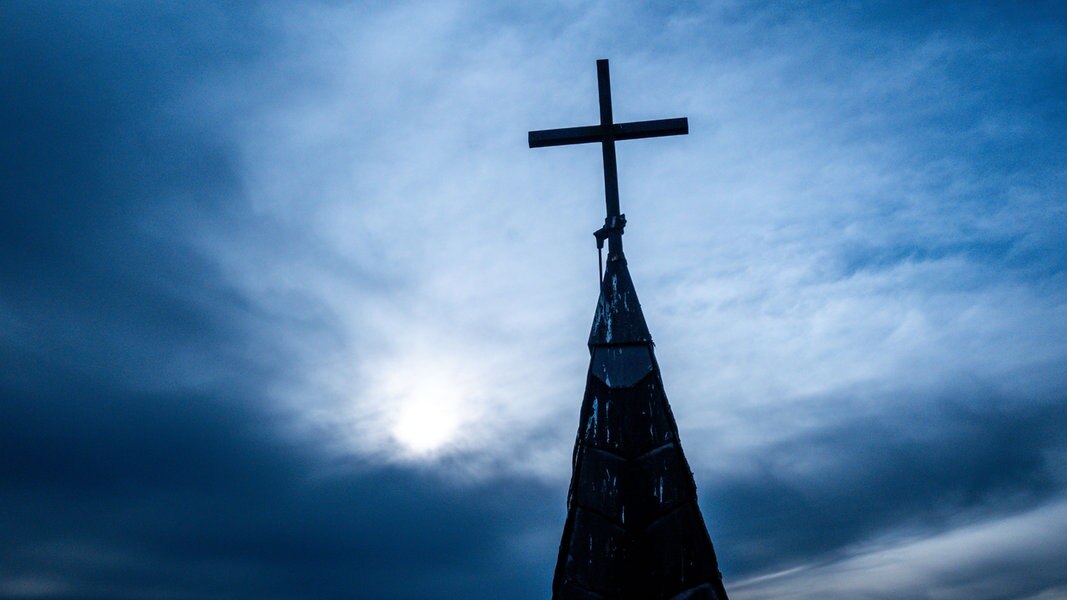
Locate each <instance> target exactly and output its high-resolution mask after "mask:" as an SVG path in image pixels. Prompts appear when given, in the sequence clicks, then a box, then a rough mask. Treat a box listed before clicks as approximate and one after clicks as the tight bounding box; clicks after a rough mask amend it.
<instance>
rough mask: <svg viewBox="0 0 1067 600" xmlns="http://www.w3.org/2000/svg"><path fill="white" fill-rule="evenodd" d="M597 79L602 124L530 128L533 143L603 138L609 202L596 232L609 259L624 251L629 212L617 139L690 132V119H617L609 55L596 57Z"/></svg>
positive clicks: (556, 143)
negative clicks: (622, 196)
mask: <svg viewBox="0 0 1067 600" xmlns="http://www.w3.org/2000/svg"><path fill="white" fill-rule="evenodd" d="M596 79H597V86H598V87H599V90H600V124H599V125H588V126H585V127H567V128H565V129H543V130H541V131H531V132H530V147H531V148H544V147H546V146H566V145H570V144H588V143H591V142H600V147H601V148H602V149H603V152H604V195H605V202H606V203H607V213H608V214H607V218H605V219H604V227H603V228H602V229H601V230H600V231H597V232H596V234H595V235H596V236H597V247H598V248H600V247H602V246H603V240H604V238H607V240H608V259H609V260H610V259H611V257H612V255H615V254H618V253H620V252H622V230H623V228H624V227H625V226H626V216H625V215H623V214H622V213H620V212H619V170H618V167H617V166H616V164H615V140H636V139H641V138H649V137H661V136H665V135H686V134H687V133H689V120H688V119H686V118H684V117H683V118H680V119H658V120H655V121H635V122H632V123H614V122H612V116H611V77H610V76H609V74H608V59H606V58H602V59H600V60H598V61H596Z"/></svg>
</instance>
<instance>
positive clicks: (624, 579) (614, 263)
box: [530, 60, 727, 600]
mask: <svg viewBox="0 0 1067 600" xmlns="http://www.w3.org/2000/svg"><path fill="white" fill-rule="evenodd" d="M597 76H598V81H599V83H600V118H601V119H600V120H601V122H600V125H594V126H590V127H575V128H570V129H555V130H547V131H531V132H530V147H531V148H536V147H541V146H554V145H562V144H577V143H585V142H594V141H599V142H601V144H602V148H603V153H604V187H605V195H606V204H607V218H606V220H605V225H604V228H603V229H601V230H600V231H598V232H597V234H596V235H597V240H598V243H599V242H601V241H602V240H603V239H604V238H605V237H606V238H607V240H608V266H607V269H606V272H605V273H604V274H603V276H602V278H601V282H600V298H599V300H598V302H597V307H596V313H595V315H594V317H593V326H592V330H591V331H590V334H589V352H590V361H589V371H588V375H587V376H586V389H585V398H584V400H583V402H582V410H581V415H580V418H579V425H578V435H577V439H576V440H575V444H574V455H573V460H572V467H573V475H572V477H571V487H570V492H569V493H568V496H567V521H566V524H565V525H564V528H563V538H562V540H561V542H560V548H559V557H558V560H557V562H556V572H555V577H554V580H553V582H552V597H553V598H554V599H556V600H579V599H581V600H593V599H602V600H607V599H613V600H623V599H625V600H638V599H640V600H651V599H657V600H658V599H662V600H667V599H670V600H683V599H684V600H697V599H700V600H727V597H726V590H725V589H724V588H723V584H722V576H721V574H720V573H719V570H718V562H717V560H716V557H715V549H714V547H713V546H712V543H711V538H710V537H709V535H708V531H707V527H706V526H705V524H704V519H703V517H702V516H701V514H700V507H699V506H698V505H697V498H696V485H695V483H694V481H693V474H692V472H691V471H690V470H689V463H688V462H687V461H686V459H685V455H684V454H683V452H682V446H681V443H680V440H679V437H678V426H677V424H676V423H675V420H674V415H673V414H672V413H671V408H670V404H669V403H668V402H667V396H666V394H665V393H664V391H663V381H662V378H661V377H660V371H659V365H658V364H657V362H656V356H655V352H654V351H653V343H652V336H651V335H650V334H649V330H648V325H647V324H646V323H645V317H644V314H643V313H642V312H641V304H640V302H639V301H638V299H637V291H636V290H635V289H634V284H633V281H632V279H631V278H630V272H629V269H628V268H627V264H626V257H625V256H624V254H623V251H622V232H623V227H624V226H625V222H626V221H625V217H624V216H623V215H622V214H621V213H620V212H619V197H618V176H617V172H616V167H615V140H620V139H635V138H640V137H653V136H660V135H679V134H685V133H688V122H687V121H686V119H666V120H661V121H642V122H637V123H622V124H616V123H613V122H612V114H611V91H610V82H609V79H608V62H607V60H599V61H597Z"/></svg>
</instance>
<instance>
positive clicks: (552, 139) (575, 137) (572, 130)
mask: <svg viewBox="0 0 1067 600" xmlns="http://www.w3.org/2000/svg"><path fill="white" fill-rule="evenodd" d="M603 139H604V128H603V127H601V126H600V125H589V126H587V127H567V128H565V129H542V130H540V131H531V132H530V147H531V148H546V147H548V146H567V145H570V144H587V143H589V142H599V141H601V140H603Z"/></svg>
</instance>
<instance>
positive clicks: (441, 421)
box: [370, 355, 487, 458]
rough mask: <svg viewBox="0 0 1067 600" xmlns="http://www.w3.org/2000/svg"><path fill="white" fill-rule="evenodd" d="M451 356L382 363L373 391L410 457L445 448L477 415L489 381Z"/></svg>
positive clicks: (429, 453) (431, 453)
mask: <svg viewBox="0 0 1067 600" xmlns="http://www.w3.org/2000/svg"><path fill="white" fill-rule="evenodd" d="M471 367H472V365H470V364H467V365H463V364H460V363H457V362H455V360H454V359H453V358H450V357H448V356H442V355H438V356H406V357H400V358H399V359H397V360H393V361H392V363H391V364H389V365H385V366H383V367H381V368H380V372H381V375H380V376H379V378H378V379H379V381H378V382H377V384H376V386H375V387H374V389H373V391H372V392H371V394H370V395H371V396H372V397H376V398H379V399H380V401H381V402H383V403H384V404H385V405H386V407H387V408H386V414H387V416H386V419H387V420H388V430H389V433H390V434H391V436H392V438H393V439H394V440H395V441H396V442H397V443H398V444H399V445H400V448H401V452H402V455H403V456H405V457H407V458H425V457H428V456H431V455H434V454H436V453H439V452H445V451H447V450H448V449H449V448H450V447H453V446H455V445H456V444H457V443H458V442H460V441H461V440H460V436H461V434H462V432H463V428H464V426H468V425H470V424H471V423H472V422H473V421H475V420H477V419H478V417H479V413H480V412H481V407H482V405H483V404H484V399H485V396H486V392H487V389H486V382H485V381H484V378H481V377H479V376H478V375H477V374H476V372H475V371H474V369H472V368H471Z"/></svg>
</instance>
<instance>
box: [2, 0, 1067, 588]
mask: <svg viewBox="0 0 1067 600" xmlns="http://www.w3.org/2000/svg"><path fill="white" fill-rule="evenodd" d="M896 6H897V5H895V4H894V5H892V8H889V5H886V7H884V10H883V9H879V10H873V11H872V10H866V11H859V12H853V11H847V12H848V14H846V15H844V16H842V15H837V16H836V17H835V18H838V19H843V20H844V22H847V23H848V24H849V26H850V27H856V28H858V29H857V31H858V33H857V36H858V38H857V39H868V36H870V35H873V33H871V28H874V27H877V28H882V29H884V28H895V29H893V31H895V32H896V33H893V35H889V36H887V37H888V38H891V39H897V40H898V41H899V39H902V37H907V36H909V35H914V36H916V37H915V39H916V41H922V40H928V39H934V38H936V36H937V35H938V31H941V30H944V31H955V32H956V33H957V34H958V33H959V31H960V30H962V31H964V32H969V33H967V34H966V35H970V36H972V37H975V38H979V37H981V35H983V34H984V33H986V32H988V33H990V35H991V36H992V37H993V41H992V42H990V44H992V45H994V46H995V47H998V48H1002V49H1003V48H1005V47H1006V48H1007V50H1005V52H1004V54H1003V55H998V54H986V53H985V52H986V50H985V48H986V47H985V46H982V45H981V44H979V45H978V46H977V48H978V49H977V50H975V51H974V52H971V53H967V52H964V53H962V54H961V53H956V54H954V55H953V56H954V59H953V60H956V61H958V64H955V65H953V66H952V67H951V68H949V69H946V70H945V71H938V72H939V73H942V72H948V73H952V74H955V75H956V76H957V77H958V78H959V79H958V80H957V81H955V82H954V83H955V84H956V85H959V86H961V88H962V87H963V86H964V83H966V85H969V86H973V89H970V90H969V91H970V93H971V94H972V95H971V96H969V97H968V98H969V99H968V100H967V101H968V102H973V103H975V105H976V106H979V107H980V108H979V109H973V107H972V109H970V110H966V111H962V110H961V114H960V116H959V119H958V120H945V119H942V118H941V117H943V116H944V113H943V112H935V113H934V116H935V117H937V118H936V119H933V120H929V119H928V118H929V117H930V115H929V114H926V115H925V116H924V115H923V114H918V115H916V117H915V119H914V120H913V121H909V126H908V127H902V128H900V131H899V133H900V135H902V136H904V135H915V134H916V132H917V131H920V130H922V131H926V134H924V135H927V136H928V137H927V139H928V140H929V139H940V140H941V141H943V142H944V143H943V144H941V145H938V144H928V145H926V146H924V148H926V152H925V154H921V155H919V156H916V157H914V160H915V164H916V165H917V164H921V163H923V162H924V161H936V160H940V159H943V158H945V157H946V156H954V157H963V158H964V159H965V160H966V161H968V162H969V163H970V164H973V165H978V167H980V168H981V169H984V171H983V172H987V173H988V172H997V173H999V174H1000V175H1002V176H1005V177H1020V178H1022V177H1026V178H1031V179H1029V180H1027V181H1026V182H1025V183H1026V185H1025V186H1023V187H1027V188H1028V189H1029V190H1031V191H1033V192H1035V193H1039V194H1040V193H1046V192H1047V191H1048V190H1049V189H1052V187H1051V186H1054V185H1055V184H1057V182H1059V183H1062V160H1061V159H1062V154H1063V151H1064V143H1065V142H1064V138H1063V136H1062V135H1061V134H1060V133H1059V132H1060V131H1061V129H1062V127H1059V126H1060V125H1062V124H1063V120H1064V113H1063V104H1062V102H1061V100H1062V97H1063V93H1062V92H1063V91H1064V89H1065V87H1064V86H1065V77H1064V63H1063V59H1062V55H1061V56H1059V57H1058V58H1056V59H1055V60H1050V59H1049V56H1050V54H1054V53H1050V52H1048V51H1042V52H1036V51H1035V52H1036V54H1033V55H1028V54H1027V53H1026V52H1025V51H1024V50H1025V46H1026V45H1027V44H1033V45H1035V46H1042V45H1047V44H1053V45H1054V46H1053V47H1054V48H1062V44H1063V41H1062V40H1063V39H1067V38H1064V36H1062V35H1061V34H1062V29H1063V23H1064V19H1063V15H1062V14H1060V13H1058V12H1056V10H1054V9H1052V8H1048V9H1044V8H1042V9H1040V10H1039V9H1035V8H1030V9H1027V10H1026V11H1022V12H1023V13H1026V14H1023V15H1022V16H1020V14H1019V13H1018V12H1016V11H1014V10H1013V11H1010V13H1005V14H1004V15H1001V14H999V13H997V14H994V11H981V10H979V11H970V12H966V11H957V10H952V11H947V10H945V9H937V8H926V9H923V10H918V8H917V7H916V10H914V11H901V10H898V9H897V8H896ZM1027 11H1030V12H1027ZM1033 11H1039V12H1040V11H1045V12H1040V14H1031V13H1032V12H1033ZM950 13H951V14H950ZM957 13H959V14H957ZM905 14H906V15H907V17H906V18H905V17H900V18H896V16H898V15H905ZM264 15H265V11H263V10H261V8H260V7H256V6H254V5H249V6H247V7H241V8H233V7H227V8H218V7H216V6H213V5H208V4H197V5H189V4H182V5H181V8H180V9H179V8H169V7H167V6H158V5H146V4H62V3H15V2H8V3H3V4H0V56H3V57H4V59H3V60H2V61H0V98H2V104H3V108H2V110H0V133H2V135H0V168H2V173H0V282H2V283H0V331H2V332H3V335H2V336H0V364H2V365H3V369H0V505H2V506H3V510H2V511H0V530H2V531H3V532H4V536H3V537H4V541H3V542H2V543H0V564H2V565H3V566H2V567H0V596H8V597H20V596H23V595H31V594H36V595H43V596H47V597H71V598H74V597H77V598H93V597H99V598H123V597H144V596H173V597H220V596H221V597H233V598H262V597H279V598H286V597H290V598H304V597H316V598H330V597H339V598H340V597H366V598H427V597H434V598H500V597H509V598H540V597H544V596H545V594H546V593H547V589H548V584H549V582H550V573H551V569H552V566H553V561H554V558H555V544H556V543H557V540H558V537H557V536H558V529H557V528H558V527H560V526H561V524H562V518H563V517H562V513H563V499H564V496H565V493H566V490H565V489H562V488H559V489H557V488H548V487H546V486H545V484H544V483H542V482H538V481H533V480H526V479H521V478H517V477H513V476H499V475H498V476H494V477H492V478H487V479H485V480H480V481H478V482H475V483H471V482H466V483H455V482H453V481H450V480H447V479H446V478H443V477H441V476H439V474H437V473H435V472H433V470H432V469H420V468H414V467H412V468H401V467H387V466H381V465H377V464H370V463H360V462H359V461H357V460H355V459H352V460H351V462H346V461H339V459H337V458H336V457H334V456H332V455H330V454H328V453H327V452H326V451H325V450H323V448H321V447H319V446H318V445H316V444H315V443H314V442H313V441H308V440H306V439H300V438H296V437H294V436H289V437H287V436H284V435H281V434H280V433H279V432H280V431H282V430H283V427H282V425H284V423H283V422H282V421H283V420H284V417H282V416H279V414H278V410H277V407H276V406H275V405H274V404H273V403H272V402H270V401H269V400H268V399H269V398H270V397H271V394H272V384H273V383H275V382H278V381H284V380H285V379H286V378H287V377H294V376H295V375H294V374H293V373H291V372H290V368H291V363H292V362H293V361H294V360H295V359H294V357H293V356H292V351H291V349H289V348H287V347H286V345H285V343H284V342H281V341H278V340H279V339H280V338H282V337H283V336H281V335H279V333H280V332H281V331H282V330H285V332H286V333H287V334H290V335H291V333H292V327H291V326H292V323H291V322H290V321H286V319H287V318H290V317H284V316H279V315H276V314H270V315H268V314H263V313H262V312H260V309H258V308H256V307H257V306H261V305H260V304H256V303H253V302H250V301H249V299H248V298H247V297H246V296H245V293H244V292H243V291H241V290H240V289H238V288H237V287H235V286H234V285H231V283H230V282H228V281H227V280H226V279H225V277H224V275H223V273H222V271H221V270H220V268H219V267H218V265H217V264H216V262H214V261H213V260H212V259H211V257H206V256H203V255H202V254H200V251H198V250H196V249H195V248H196V247H197V246H196V245H195V244H194V243H193V242H192V240H190V239H189V238H188V237H187V235H188V234H189V228H188V226H189V224H190V223H196V222H199V221H202V222H204V223H211V224H212V225H213V226H215V227H217V228H223V229H224V228H226V227H233V228H234V229H235V230H240V229H241V228H242V227H243V226H244V225H243V223H242V222H243V221H245V220H251V219H253V218H254V217H253V216H252V215H250V214H249V213H250V211H248V207H247V205H246V204H245V201H246V199H245V198H243V193H244V191H243V190H242V182H241V177H240V174H239V172H238V166H237V159H236V158H235V156H236V150H235V148H234V147H233V141H232V140H231V139H230V138H229V136H230V135H231V134H232V132H230V131H229V130H228V129H227V128H226V127H224V126H222V125H221V124H220V119H222V118H223V116H224V115H226V114H227V113H232V112H235V111H239V110H240V109H241V106H243V105H244V104H245V103H250V102H254V101H255V99H256V98H255V95H256V94H257V91H256V90H255V89H245V90H242V91H243V92H245V93H246V94H247V96H248V97H239V98H232V99H231V101H232V105H229V106H226V107H223V108H222V109H219V108H218V107H211V106H199V105H196V103H195V102H190V101H189V97H188V94H189V93H191V92H190V90H192V89H196V88H197V86H198V85H201V84H203V83H204V82H206V81H210V80H211V79H212V78H213V77H215V76H217V75H218V74H220V73H225V72H228V71H231V70H240V69H243V68H250V67H251V66H257V67H261V66H262V65H263V64H264V63H269V62H270V61H271V60H272V59H273V58H274V57H273V55H272V53H273V52H275V51H276V48H273V47H272V46H271V45H270V43H269V40H270V39H271V35H272V34H273V33H276V32H275V31H274V30H273V29H272V27H274V26H275V24H274V23H273V22H272V21H271V20H270V19H269V18H266V17H265V16H264ZM961 15H962V16H961ZM1049 15H1051V16H1049ZM778 17H779V18H778V19H777V22H781V20H783V19H784V20H789V19H790V18H793V17H790V16H789V15H788V14H786V15H784V16H783V15H781V14H779V15H778ZM1002 17H1003V18H1002ZM556 18H558V17H556ZM805 18H810V15H808V16H807V17H805ZM817 20H818V19H816V21H817ZM771 21H776V19H772V20H771ZM930 23H934V24H935V25H934V26H931V25H930ZM865 28H867V29H865ZM968 28H969V29H968ZM775 31H776V30H774V29H773V28H771V29H770V30H769V32H768V35H769V36H771V37H773V36H774V35H775ZM783 31H784V30H783ZM916 31H918V32H920V33H921V35H919V34H916V33H915V32H916ZM1029 34H1033V36H1032V37H1030V36H1029ZM893 36H901V37H897V38H893ZM1005 39H1006V40H1008V41H1007V42H1005V41H1004V40H1005ZM998 40H999V41H998ZM1055 44H1059V45H1058V46H1055ZM864 48H865V51H866V52H870V46H865V47H864ZM860 54H861V55H863V53H860ZM1020 56H1022V58H1021V59H1020V58H1019V57H1020ZM857 60H863V58H862V56H861V57H860V58H857ZM949 83H953V82H949ZM921 100H922V99H920V101H921ZM903 105H904V106H905V107H909V106H913V104H912V103H909V102H903ZM860 108H861V107H858V106H845V107H843V111H849V110H852V111H858V110H860ZM963 108H966V107H963ZM1024 116H1025V117H1028V118H1029V119H1030V120H1029V121H1026V122H1025V123H1023V125H1025V127H1022V128H1021V129H1019V128H1017V129H1012V127H1015V126H1020V127H1021V125H1020V123H1022V121H1021V120H1020V119H1021V118H1022V117H1024ZM983 119H985V120H984V121H983ZM990 122H997V123H999V124H1001V125H1003V126H1004V127H1006V128H1007V129H1008V130H1010V131H1017V132H1018V134H1017V135H1016V134H1010V135H992V134H990V135H986V134H984V133H982V131H984V130H982V128H981V127H980V125H982V124H983V123H990ZM1035 132H1036V133H1035ZM1046 176H1047V177H1046ZM977 187H978V189H979V190H982V189H986V188H983V187H982V186H981V185H978V186H977ZM988 189H989V190H996V189H1000V188H997V187H996V186H994V185H993V184H989V187H988ZM987 202H992V203H993V204H995V203H996V202H997V199H996V198H994V199H993V200H992V201H990V200H989V199H988V198H986V197H984V196H983V197H982V198H980V202H979V203H978V204H979V206H978V208H977V209H976V210H978V211H979V212H980V211H982V210H986V209H987V208H988V206H987V205H986V204H985V203H987ZM952 208H953V209H955V208H956V207H952ZM971 208H973V207H961V210H969V209H971ZM1056 218H1060V219H1061V220H1060V221H1056V220H1055V218H1052V219H1050V223H1051V224H1050V225H1048V226H1047V230H1042V231H1037V232H1027V233H1025V234H1020V233H1017V232H1007V233H1005V232H1001V231H997V232H993V233H988V234H986V233H982V234H980V235H979V234H977V233H976V234H974V235H972V236H969V237H966V236H965V238H964V239H962V240H960V239H954V240H949V241H944V242H937V243H934V242H929V243H928V241H927V240H915V239H905V240H903V241H902V240H899V239H889V240H885V241H884V243H883V242H877V241H871V242H869V243H866V242H865V243H861V242H857V243H856V244H855V245H854V246H850V247H846V248H844V249H843V251H842V253H841V254H842V258H841V259H840V263H841V265H842V266H841V269H840V270H841V271H842V272H843V273H844V274H845V275H846V276H850V275H852V274H854V273H856V272H858V271H863V270H875V269H880V268H887V267H888V266H891V265H894V264H898V263H901V262H907V261H927V260H940V259H943V258H945V257H949V256H957V255H958V256H963V257H966V258H967V259H968V260H971V261H973V262H975V263H978V264H982V265H985V267H986V268H989V269H990V270H997V269H1003V270H1006V271H1011V270H1012V269H1015V270H1019V271H1022V272H1025V274H1026V276H1028V277H1032V278H1035V279H1040V278H1045V277H1053V276H1056V275H1057V274H1061V273H1062V269H1063V262H1062V261H1063V256H1065V255H1067V253H1065V252H1063V251H1062V250H1063V248H1064V246H1063V244H1064V242H1063V239H1064V237H1063V236H1062V235H1060V234H1062V231H1061V229H1060V228H1059V224H1061V223H1062V217H1056ZM332 259H333V258H330V260H332ZM324 260H326V259H325V258H324ZM298 304H299V303H287V304H285V306H286V307H289V308H293V309H294V310H297V311H301V315H299V316H300V317H307V318H306V320H304V321H301V323H300V325H299V331H300V332H302V333H305V334H306V335H307V336H309V337H313V338H315V339H322V340H327V341H328V343H334V342H336V336H338V335H339V334H336V333H334V334H331V333H330V325H331V323H330V322H329V314H328V313H327V312H325V311H319V310H318V309H317V308H316V307H301V306H298ZM308 315H310V316H308ZM292 318H294V319H295V318H297V317H292ZM578 352H579V353H580V349H579V350H578ZM1051 369H1052V370H1055V365H1053V366H1052V367H1051ZM1050 377H1053V378H1054V377H1062V374H1060V375H1056V374H1055V373H1053V374H1052V375H1050ZM961 390H962V391H961ZM823 400H825V399H819V398H815V399H812V404H813V405H820V404H822V403H823ZM1063 400H1064V399H1063V398H1052V399H1039V400H1034V399H1027V398H1022V399H1020V398H1019V397H1017V395H1010V394H1004V395H1001V394H998V393H997V392H996V391H995V390H991V389H988V388H981V387H977V388H976V387H974V386H971V387H969V386H967V385H960V386H957V388H956V391H955V392H953V393H946V394H943V395H942V396H938V397H934V398H931V399H928V401H924V400H922V399H916V398H904V399H903V400H901V399H899V398H893V397H882V398H874V399H870V400H869V404H870V405H876V406H883V407H885V408H883V409H880V410H876V411H870V412H863V411H859V412H858V413H857V414H851V415H829V416H826V419H825V420H824V422H822V423H821V424H820V425H819V426H817V427H812V428H810V429H807V430H805V433H803V434H798V435H794V436H792V437H787V438H786V439H785V440H783V441H780V442H778V443H776V444H775V445H773V446H772V447H768V448H765V449H764V450H765V454H764V456H763V458H761V459H759V460H757V461H756V464H757V467H756V468H753V469H751V470H747V471H743V472H739V473H735V474H733V475H730V476H729V477H728V478H726V479H722V478H718V479H716V478H714V477H711V476H700V475H699V474H698V483H699V484H700V489H701V493H702V495H701V500H702V504H703V507H704V511H705V514H706V515H707V517H708V521H709V523H710V524H711V526H712V532H713V535H714V538H715V540H716V543H717V544H718V546H719V547H720V558H721V561H722V565H723V569H724V571H725V572H726V574H727V580H728V582H729V580H730V578H735V579H736V578H740V577H743V576H746V575H751V574H755V573H762V572H766V571H769V570H773V569H778V568H787V567H790V566H793V565H798V564H802V563H805V562H810V561H812V560H816V561H832V560H834V559H836V558H837V557H839V556H841V554H842V553H843V552H844V551H845V549H847V548H850V547H852V546H854V545H855V544H857V543H860V542H863V541H865V540H869V539H872V538H877V537H878V536H884V535H889V534H891V533H893V532H896V531H910V530H922V531H928V532H929V531H933V532H937V531H946V530H949V529H951V528H952V527H954V526H956V525H958V524H959V523H961V522H966V521H968V520H978V519H983V518H989V517H993V516H998V515H1007V514H1014V513H1016V512H1018V511H1022V510H1026V509H1029V508H1032V507H1034V506H1037V505H1039V504H1041V503H1043V502H1047V501H1049V500H1050V499H1052V498H1057V497H1062V495H1063V492H1064V490H1063V485H1064V478H1063V474H1062V473H1059V472H1058V471H1057V468H1059V467H1058V466H1057V464H1055V463H1054V462H1053V461H1052V460H1051V459H1050V454H1051V453H1052V452H1062V451H1063V449H1064V445H1065V443H1067V442H1065V440H1064V438H1063V434H1062V431H1064V429H1065V428H1067V409H1064V408H1063V407H1064V406H1065V403H1064V402H1063ZM576 402H577V399H576ZM840 404H841V403H840V402H836V401H835V402H830V403H827V404H826V405H830V406H833V405H840ZM576 406H577V404H576ZM753 418H759V416H758V415H755V416H754V417H753ZM324 445H325V444H324Z"/></svg>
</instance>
